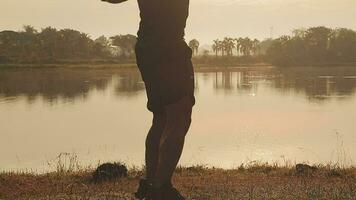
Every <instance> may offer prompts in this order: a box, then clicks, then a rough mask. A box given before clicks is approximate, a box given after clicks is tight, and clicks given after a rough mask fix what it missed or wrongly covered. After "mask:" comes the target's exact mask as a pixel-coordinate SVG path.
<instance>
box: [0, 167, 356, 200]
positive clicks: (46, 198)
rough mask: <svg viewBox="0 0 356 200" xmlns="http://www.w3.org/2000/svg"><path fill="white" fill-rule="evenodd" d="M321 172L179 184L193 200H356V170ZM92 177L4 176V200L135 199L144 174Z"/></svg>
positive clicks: (197, 177) (187, 171) (179, 174)
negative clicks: (103, 178)
mask: <svg viewBox="0 0 356 200" xmlns="http://www.w3.org/2000/svg"><path fill="white" fill-rule="evenodd" d="M317 167H318V168H317V170H315V171H306V172H303V173H298V172H297V171H296V170H295V168H294V167H290V166H286V167H280V166H278V165H276V164H275V165H268V164H261V163H252V164H249V165H245V166H244V165H242V166H240V167H239V168H238V169H233V170H223V169H217V168H206V167H204V166H194V167H180V168H178V169H177V170H176V174H175V177H174V183H175V185H176V186H177V188H179V190H181V191H182V193H183V194H184V195H185V196H186V197H187V199H190V200H193V199H196V200H208V199H209V200H210V199H212V200H220V199H221V200H232V199H288V200H289V199H298V200H299V199H325V200H329V199H338V200H339V199H356V168H339V167H337V166H330V165H327V166H317ZM91 173H92V170H89V169H85V170H76V171H75V172H74V171H68V170H67V171H66V170H64V171H63V169H59V170H58V171H57V172H52V173H47V174H40V175H36V174H31V173H0V199H9V200H12V199H27V200H30V199H33V200H34V199H43V200H52V199H53V200H64V199H73V200H89V199H93V200H94V199H97V200H99V199H100V200H101V199H102V200H109V199H110V200H115V199H133V197H132V193H133V192H134V191H135V189H136V187H137V184H138V180H139V178H140V177H141V176H142V175H143V173H144V172H142V171H140V170H138V169H134V168H133V169H131V170H130V171H129V177H127V178H122V179H118V180H116V181H114V182H106V183H100V184H95V183H93V182H92V181H91Z"/></svg>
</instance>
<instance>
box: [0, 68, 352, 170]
mask: <svg viewBox="0 0 356 200" xmlns="http://www.w3.org/2000/svg"><path fill="white" fill-rule="evenodd" d="M355 88H356V67H355V68H354V69H352V68H341V67H339V68H327V69H325V68H324V69H322V68H290V69H284V70H278V69H273V68H260V69H258V68H257V69H251V68H250V69H223V68H220V69H219V70H213V69H210V70H202V69H201V70H198V72H197V73H196V99H197V104H196V106H195V108H194V115H193V124H192V127H191V130H190V132H189V134H188V135H187V143H186V146H185V150H184V155H183V157H182V160H181V164H183V165H193V164H207V165H209V166H217V167H224V168H231V167H237V166H239V165H240V164H241V163H247V162H251V161H263V162H264V161H268V162H274V161H278V162H280V163H282V164H283V163H285V162H291V163H294V162H309V163H339V164H343V165H354V164H355V163H354V162H353V161H355V160H356V89H355ZM145 104H146V96H145V90H144V85H143V83H142V80H141V78H140V75H139V73H138V72H137V71H136V70H135V69H60V68H57V69H2V70H0V136H1V139H0V170H22V169H37V170H39V171H41V170H48V169H52V168H53V166H54V165H53V163H55V162H56V160H57V159H58V155H60V154H61V153H62V154H63V153H71V154H72V155H76V156H77V159H78V160H79V162H80V164H82V165H89V164H92V165H96V164H97V163H98V162H105V161H116V160H121V161H123V162H126V163H128V164H130V165H139V166H140V165H142V164H143V158H144V156H143V155H144V139H145V135H146V131H147V130H148V128H149V126H150V122H151V114H150V113H149V112H148V111H146V109H145Z"/></svg>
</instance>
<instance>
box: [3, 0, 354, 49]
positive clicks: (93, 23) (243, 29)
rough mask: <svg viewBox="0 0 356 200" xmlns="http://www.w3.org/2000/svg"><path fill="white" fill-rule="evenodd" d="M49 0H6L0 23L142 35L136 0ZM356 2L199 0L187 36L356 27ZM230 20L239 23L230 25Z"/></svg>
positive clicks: (204, 37) (207, 38) (208, 37)
mask: <svg viewBox="0 0 356 200" xmlns="http://www.w3.org/2000/svg"><path fill="white" fill-rule="evenodd" d="M44 2H45V0H37V1H36V2H21V3H20V2H13V1H11V0H4V1H2V2H1V3H0V5H1V6H0V7H1V9H0V10H1V12H0V18H2V19H5V20H3V21H2V23H1V24H0V30H13V31H19V30H22V27H23V25H31V26H34V27H35V28H36V29H37V30H41V28H45V27H48V26H51V27H54V28H57V29H64V28H70V29H75V30H78V31H81V32H84V33H87V34H88V35H90V36H91V37H92V38H93V39H95V38H97V37H99V36H101V35H105V36H112V35H118V34H133V35H136V31H137V29H138V23H139V11H138V8H137V2H136V1H134V0H129V2H126V3H124V4H122V5H111V4H108V3H103V2H100V1H99V0H90V1H88V0H87V1H85V0H78V1H76V2H71V4H72V5H71V6H70V7H68V5H69V0H64V1H61V2H50V3H44ZM355 8H356V2H354V1H351V0H342V1H338V2H335V1H332V0H324V1H321V0H315V1H313V2H308V1H307V0H289V1H288V2H285V1H281V0H254V1H246V0H223V1H222V0H204V1H203V0H195V1H194V0H193V1H191V7H190V17H189V18H188V22H187V27H186V40H187V41H188V40H190V39H193V38H196V39H198V40H199V41H201V44H203V45H204V44H211V42H212V41H213V40H214V39H216V38H223V37H225V36H228V37H250V38H257V39H259V40H263V39H265V38H270V37H271V36H272V37H273V38H276V37H279V36H281V35H290V34H291V33H292V30H293V29H297V28H308V27H312V26H326V27H330V28H339V27H343V28H349V29H353V30H355V29H356V24H355V23H353V19H355V18H356V12H354V10H355ZM16 9H17V11H16V12H14V10H16ZM63 9H66V14H64V13H63V12H62V11H63ZM34 11H36V12H34ZM78 11H80V12H78ZM276 11H278V12H276ZM120 13H121V14H122V17H121V18H120V17H119V16H120ZM331 13H332V14H331ZM43 16H45V17H43ZM106 19H110V20H106ZM112 19H115V20H112ZM261 19H264V20H261ZM266 21H267V22H266ZM68 22H70V23H68ZM88 22H90V23H88ZM251 22H253V23H251ZM227 23H228V24H235V25H231V26H228V25H226V24H227ZM212 27H216V28H212ZM272 27H273V28H272ZM271 29H272V30H271Z"/></svg>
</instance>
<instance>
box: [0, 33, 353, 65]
mask: <svg viewBox="0 0 356 200" xmlns="http://www.w3.org/2000/svg"><path fill="white" fill-rule="evenodd" d="M135 44H136V36H134V35H130V34H126V35H115V36H112V37H109V38H107V37H105V36H100V37H98V38H96V39H91V38H90V37H89V36H88V35H87V34H86V33H82V32H79V31H76V30H72V29H62V30H57V29H55V28H52V27H47V28H44V29H42V30H41V31H37V30H36V29H35V28H33V27H32V26H24V29H23V30H22V31H18V32H15V31H2V32H0V63H14V62H15V63H44V62H45V63H57V62H62V61H71V62H73V61H77V62H87V61H103V62H108V61H109V62H134V58H135V52H134V46H135ZM188 45H189V46H190V48H191V49H192V51H193V55H194V56H195V61H197V62H202V63H209V62H216V63H217V64H218V63H220V62H221V63H226V61H228V62H229V63H230V64H239V63H241V62H242V63H256V62H264V63H271V64H273V65H276V66H297V65H312V64H320V65H322V64H338V63H355V62H356V32H355V31H354V30H351V29H346V28H336V29H331V28H327V27H323V26H320V27H311V28H308V29H295V30H294V31H293V32H292V34H291V35H284V36H281V37H279V38H277V39H271V38H268V39H265V40H263V41H260V40H258V39H250V38H249V37H245V38H243V37H237V38H234V37H224V38H223V39H215V40H214V41H212V44H211V45H210V47H211V48H210V49H205V50H202V52H199V50H201V49H200V42H199V41H198V40H197V39H192V40H190V41H189V42H188ZM193 61H194V60H193Z"/></svg>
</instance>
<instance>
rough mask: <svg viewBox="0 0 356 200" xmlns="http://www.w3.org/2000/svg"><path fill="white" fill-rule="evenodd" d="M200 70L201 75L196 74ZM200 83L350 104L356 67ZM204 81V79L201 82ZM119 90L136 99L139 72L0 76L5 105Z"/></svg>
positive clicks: (254, 73) (224, 76)
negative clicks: (265, 89) (18, 99)
mask: <svg viewBox="0 0 356 200" xmlns="http://www.w3.org/2000/svg"><path fill="white" fill-rule="evenodd" d="M198 71H199V70H198ZM199 74H201V77H199V78H197V79H196V88H197V89H199V85H200V84H199V82H200V81H204V82H207V81H210V79H213V81H212V83H213V86H212V87H213V88H214V91H216V92H217V93H224V94H225V95H234V94H246V95H252V96H253V95H256V94H257V93H258V88H259V87H260V86H266V85H268V86H269V87H271V88H273V89H274V90H276V91H278V92H280V93H282V94H284V95H289V94H291V93H295V94H301V95H304V96H305V97H306V98H307V99H308V100H310V101H311V102H323V101H328V100H331V99H338V100H343V99H348V98H349V97H350V96H351V95H352V94H353V93H355V88H356V69H353V68H327V69H325V68H324V69H320V68H290V69H282V70H279V69H252V70H251V69H224V70H218V71H217V70H215V71H211V70H209V71H207V70H205V71H204V70H202V71H201V72H200V73H199ZM201 79H202V80H201ZM109 85H113V87H114V88H115V89H114V90H115V91H114V94H115V95H117V96H124V97H135V96H136V95H138V94H139V93H140V92H142V91H143V90H144V84H143V82H142V79H141V76H140V74H139V73H138V71H137V70H136V69H65V68H64V69H60V68H57V69H8V70H2V71H0V96H1V99H2V101H14V100H16V97H25V98H26V100H27V102H28V103H29V104H31V103H33V102H34V101H36V99H37V98H43V99H45V101H47V102H49V103H55V102H57V101H65V102H67V101H69V102H71V101H75V100H78V99H82V100H85V99H86V98H87V97H88V95H89V93H90V91H93V90H99V91H100V90H101V91H104V90H106V89H107V88H108V87H109Z"/></svg>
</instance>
